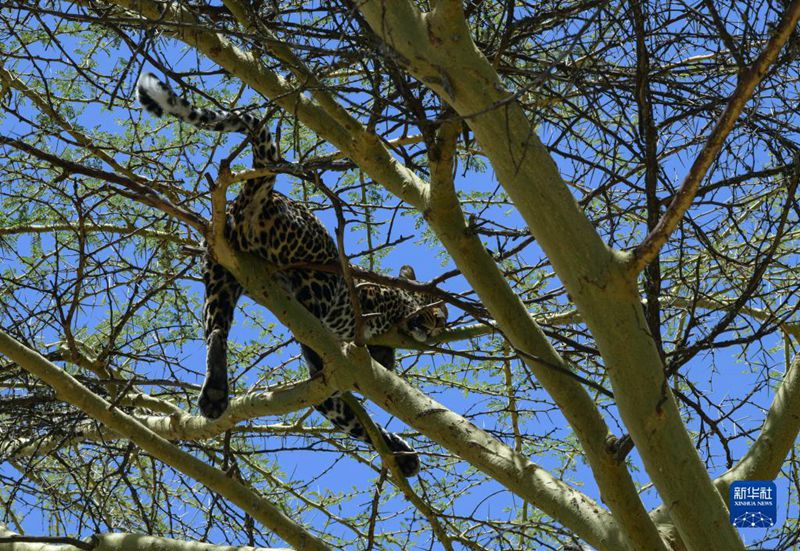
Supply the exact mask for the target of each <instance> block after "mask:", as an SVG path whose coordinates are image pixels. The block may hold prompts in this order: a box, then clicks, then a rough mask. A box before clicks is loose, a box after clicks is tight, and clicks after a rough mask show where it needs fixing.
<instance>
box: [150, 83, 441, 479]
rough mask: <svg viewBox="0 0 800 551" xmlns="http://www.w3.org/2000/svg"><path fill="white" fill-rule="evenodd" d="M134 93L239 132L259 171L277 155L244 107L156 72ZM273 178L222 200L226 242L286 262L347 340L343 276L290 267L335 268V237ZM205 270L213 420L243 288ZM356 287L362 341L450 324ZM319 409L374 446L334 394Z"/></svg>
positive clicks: (399, 295)
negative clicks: (194, 93)
mask: <svg viewBox="0 0 800 551" xmlns="http://www.w3.org/2000/svg"><path fill="white" fill-rule="evenodd" d="M137 96H138V99H139V102H140V103H141V104H142V106H143V107H144V108H145V109H146V110H147V111H149V112H150V113H152V114H154V115H156V116H159V117H160V116H163V115H172V116H174V117H176V118H178V119H180V120H181V121H184V122H187V123H189V124H191V125H193V126H196V127H198V128H202V129H207V130H214V131H217V132H238V133H241V134H245V135H246V136H248V137H249V139H250V141H251V143H252V147H253V166H254V167H255V168H264V167H267V166H269V165H271V164H273V163H275V162H276V161H277V160H278V152H277V149H276V146H275V144H274V142H273V140H272V135H271V133H270V132H269V130H268V129H267V128H266V126H265V125H264V124H263V122H262V121H260V120H259V119H257V118H256V117H254V116H252V115H250V114H249V113H246V112H241V111H220V110H214V109H205V108H196V107H194V106H193V105H192V104H191V103H189V102H188V101H187V100H185V99H183V98H180V97H178V96H177V95H176V94H175V93H174V92H173V91H172V90H171V89H170V87H169V86H168V85H167V84H165V83H163V82H161V81H159V80H158V78H156V77H155V76H154V75H152V74H143V75H142V76H141V78H140V79H139V82H138V84H137ZM274 184H275V178H274V176H271V177H263V178H258V179H253V180H248V181H247V182H245V183H244V185H243V186H242V190H241V192H240V193H239V195H238V196H237V197H236V199H235V200H234V201H233V203H231V204H230V205H229V206H228V213H227V214H228V218H227V223H226V227H225V235H226V238H227V239H228V241H229V242H230V243H231V245H232V246H233V247H234V248H236V249H238V250H240V251H245V252H250V253H253V254H256V255H258V256H260V257H262V258H264V259H265V260H267V261H269V262H270V263H272V264H274V265H275V266H277V267H287V268H286V269H285V270H283V271H282V279H283V280H284V281H285V282H286V283H287V284H288V286H289V289H290V290H291V292H293V294H294V296H295V297H296V298H297V299H298V301H299V302H300V303H301V304H302V305H303V306H304V307H305V308H307V309H308V310H309V311H310V312H311V313H312V314H313V315H314V316H315V317H317V318H318V319H319V320H320V321H322V323H323V324H324V325H325V326H326V327H327V328H328V329H330V330H331V331H332V332H333V333H334V334H335V335H336V336H337V337H338V338H339V339H341V340H343V341H349V340H353V339H354V337H355V334H354V332H355V317H354V312H353V308H352V303H351V299H350V295H349V291H348V288H347V285H346V283H345V280H344V278H343V277H342V276H341V275H339V274H335V273H330V272H323V271H319V270H312V269H292V268H288V267H289V266H297V265H298V264H303V265H308V264H320V265H321V264H337V263H338V262H339V255H338V251H337V248H336V245H335V243H334V241H333V239H332V238H331V236H330V234H329V233H328V231H327V230H326V229H325V227H324V226H323V225H322V223H321V222H320V220H319V219H318V218H317V217H316V216H315V215H314V214H313V213H312V212H311V211H310V210H309V209H308V208H307V207H306V206H305V205H304V204H303V203H301V202H298V201H294V200H292V199H290V198H288V197H286V196H284V195H282V194H280V193H278V192H277V191H275V190H274V189H273V187H274ZM202 270H203V281H204V284H205V290H206V299H205V304H204V307H203V314H204V325H205V335H206V377H205V381H204V383H203V388H202V390H201V392H200V398H199V401H198V405H199V407H200V411H201V412H202V414H203V415H204V416H206V417H209V418H212V419H215V418H217V417H219V416H220V415H222V413H223V412H224V411H225V409H226V408H227V406H228V370H227V339H228V332H229V331H230V327H231V323H232V321H233V314H234V310H235V308H236V303H237V301H238V300H239V297H240V296H241V294H242V287H241V285H239V283H238V282H237V281H236V278H234V277H233V275H232V274H230V273H229V272H228V271H227V270H226V269H225V268H223V267H222V266H221V265H219V264H217V263H216V262H215V261H214V260H213V259H212V258H211V257H210V256H209V255H205V256H204V258H203V263H202ZM401 276H402V277H405V278H407V279H414V278H415V276H414V272H413V269H411V268H410V267H409V266H404V267H403V269H402V270H401ZM356 292H357V294H358V299H359V302H360V306H361V310H362V313H363V314H368V315H367V316H365V318H364V324H363V325H364V333H365V337H366V338H370V337H372V336H375V335H379V334H381V333H384V332H386V331H388V330H389V329H391V328H393V327H398V328H399V329H400V330H401V331H403V332H405V333H407V334H409V335H411V336H412V337H414V338H415V339H417V340H419V341H422V342H424V341H426V340H428V339H429V338H430V337H432V336H435V335H436V334H438V333H439V332H440V331H441V330H442V329H443V328H444V325H445V323H446V320H447V310H446V308H445V307H444V306H443V305H441V304H439V303H436V301H434V300H433V299H431V297H429V296H426V295H423V294H419V293H412V292H408V291H405V290H401V289H397V288H394V287H384V286H380V285H375V284H368V283H361V284H359V285H358V286H357V287H356ZM302 350H303V355H304V357H305V359H306V361H307V363H308V366H309V372H310V374H311V375H312V376H313V375H314V374H316V373H318V372H319V371H320V370H321V369H322V368H323V364H322V361H321V359H320V357H319V355H317V354H316V352H314V350H313V349H311V348H310V347H308V346H305V345H303V346H302ZM369 351H370V353H371V354H372V356H373V358H374V359H375V360H376V361H378V362H380V363H381V364H383V365H384V366H385V367H387V368H388V369H393V368H394V362H395V358H394V354H395V352H394V349H392V348H388V347H385V346H370V347H369ZM315 409H317V411H319V412H321V413H322V414H323V415H325V416H326V417H327V418H328V419H329V420H330V421H331V422H332V423H333V424H334V425H335V426H337V427H338V428H340V429H341V430H343V431H344V432H346V433H347V434H349V435H350V436H353V437H355V438H358V439H360V440H364V441H366V442H369V443H371V442H370V441H369V438H368V437H367V435H366V431H365V430H364V427H363V426H362V425H361V424H360V422H359V421H358V420H357V419H356V417H355V415H354V413H353V411H352V410H351V409H350V408H349V407H348V406H347V404H346V403H345V402H344V401H343V400H341V399H340V397H339V395H338V394H335V395H333V396H331V397H329V398H328V399H326V400H325V401H324V402H323V403H321V404H318V405H317V406H315ZM380 430H381V433H382V435H383V438H384V440H385V441H386V443H387V444H388V446H389V448H390V449H391V450H392V451H393V452H395V454H396V457H397V460H398V464H399V465H400V467H401V469H402V470H403V472H404V473H405V474H406V475H407V476H411V475H414V474H416V473H417V472H418V471H419V458H418V455H417V452H416V451H414V449H413V448H411V447H410V446H409V445H408V444H407V443H406V442H405V441H404V440H403V439H402V438H400V437H399V436H397V435H396V434H393V433H390V432H388V431H386V430H385V429H383V428H380Z"/></svg>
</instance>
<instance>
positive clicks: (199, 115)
mask: <svg viewBox="0 0 800 551" xmlns="http://www.w3.org/2000/svg"><path fill="white" fill-rule="evenodd" d="M136 97H137V99H138V100H139V103H141V104H142V107H144V108H145V110H147V111H148V112H150V113H152V114H153V115H155V116H157V117H163V116H164V115H172V116H173V117H175V118H177V119H179V120H181V121H184V122H187V123H189V124H191V125H192V126H196V127H197V128H202V129H205V130H214V131H216V132H238V133H241V134H248V135H250V136H251V138H252V140H253V150H254V160H255V162H256V167H258V165H259V161H263V162H265V163H275V162H277V160H278V150H277V148H276V147H275V143H274V142H273V140H272V133H270V131H269V129H268V128H266V126H265V125H263V124H261V121H260V120H259V119H257V118H256V117H254V116H253V115H250V114H249V113H242V112H238V111H224V110H219V109H208V108H205V107H195V106H194V105H192V104H191V103H190V102H189V101H188V100H186V99H184V98H181V97H179V96H178V95H177V94H176V93H175V92H174V91H173V90H172V88H170V86H169V85H168V84H167V83H166V82H162V81H160V80H159V79H158V77H156V76H155V75H154V74H152V73H142V76H140V77H139V81H138V82H137V83H136Z"/></svg>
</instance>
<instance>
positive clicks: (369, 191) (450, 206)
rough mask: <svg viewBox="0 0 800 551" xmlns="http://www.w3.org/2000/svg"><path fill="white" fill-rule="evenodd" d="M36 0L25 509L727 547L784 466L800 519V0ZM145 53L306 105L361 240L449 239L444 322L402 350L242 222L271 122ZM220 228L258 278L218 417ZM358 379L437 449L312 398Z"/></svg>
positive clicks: (288, 138)
mask: <svg viewBox="0 0 800 551" xmlns="http://www.w3.org/2000/svg"><path fill="white" fill-rule="evenodd" d="M3 7H4V8H8V9H5V10H4V11H3V12H2V15H0V21H1V22H2V31H0V32H2V37H3V41H2V45H0V53H1V54H2V57H0V60H4V61H0V63H2V66H0V82H1V83H2V84H1V85H0V101H1V102H2V107H3V119H2V125H3V126H2V128H3V132H2V134H3V137H0V147H2V151H3V155H4V157H5V162H4V164H3V166H2V168H1V169H0V170H2V182H3V190H2V194H3V195H2V200H3V214H2V215H1V216H2V217H1V218H0V222H1V224H0V226H2V227H1V228H0V237H1V238H2V239H3V242H2V244H3V249H2V255H3V262H4V268H3V271H2V275H1V276H0V277H2V281H3V290H2V291H1V292H0V320H2V321H0V327H2V333H1V334H0V353H2V354H3V355H4V356H6V358H7V359H6V360H5V362H6V363H4V364H2V370H3V371H2V376H0V389H2V390H0V392H2V396H3V402H2V405H0V423H1V424H2V425H0V426H2V429H3V435H4V438H3V442H2V458H3V460H4V462H5V463H4V466H3V470H2V471H0V473H2V476H3V486H2V490H1V491H0V492H1V493H0V496H2V499H3V502H4V503H5V504H6V508H5V513H4V516H3V518H2V519H0V522H2V523H3V526H4V527H0V542H6V543H8V542H10V541H15V540H17V541H18V540H20V538H23V539H25V538H24V537H22V536H20V535H19V534H18V533H21V532H22V531H23V530H24V529H25V520H24V519H23V518H21V517H22V516H23V515H31V514H33V513H32V512H37V514H38V515H39V516H41V517H42V518H43V519H44V521H45V522H46V523H47V526H48V527H49V530H50V535H51V536H52V537H54V538H57V539H59V538H60V539H59V541H58V543H61V544H63V547H62V549H64V550H67V549H70V550H71V549H75V548H87V549H89V548H92V549H124V548H126V547H125V545H128V546H130V547H135V546H143V545H145V544H144V543H143V542H144V541H145V540H143V539H142V538H143V537H144V536H143V535H141V534H147V535H150V536H157V537H162V538H170V539H169V540H167V539H160V540H157V542H156V543H153V544H152V545H156V546H158V545H161V546H162V547H161V548H171V546H174V547H175V548H178V547H180V546H181V545H189V542H191V541H211V542H214V543H218V544H240V543H243V544H247V545H250V546H256V545H261V546H265V545H272V544H277V545H282V543H281V541H282V542H285V543H286V544H289V545H291V546H292V547H294V548H304V549H317V548H320V549H322V548H336V547H346V548H362V547H366V548H370V549H374V548H396V549H404V548H409V547H412V546H414V545H416V546H419V547H420V548H422V547H426V548H439V547H441V548H445V549H455V548H470V549H472V548H474V549H481V548H508V549H511V548H514V549H528V548H529V549H539V548H551V549H555V548H559V546H565V545H575V544H579V543H582V544H588V545H590V546H592V547H593V548H596V549H603V550H606V549H614V550H616V549H648V550H649V549H653V550H655V549H697V550H701V549H702V550H714V549H720V550H726V551H727V550H732V549H743V548H744V547H743V543H742V540H741V539H740V536H739V534H738V533H737V531H736V529H735V528H734V527H732V526H731V524H730V521H729V518H728V511H727V490H728V487H729V486H730V483H731V482H732V481H734V480H737V479H774V478H776V477H778V476H779V474H782V476H783V477H785V478H786V479H787V480H789V481H793V482H792V485H793V488H791V489H789V490H788V491H787V492H786V496H788V497H787V501H786V503H785V508H786V511H787V518H789V519H790V520H788V521H787V522H786V524H785V525H784V526H783V527H782V528H779V529H778V528H776V529H775V530H773V531H772V532H770V533H769V534H768V535H767V536H766V538H768V540H769V541H770V542H771V543H772V544H773V545H775V546H777V547H778V548H789V547H791V546H792V545H793V544H796V543H797V541H798V539H797V538H798V536H797V533H798V524H797V521H796V518H797V515H796V514H795V513H796V512H797V498H798V495H800V474H798V465H797V462H796V460H795V457H796V455H795V454H796V453H797V448H796V446H795V441H796V438H797V434H798V430H800V365H798V360H797V355H796V346H797V343H798V340H800V325H798V321H797V314H796V309H797V308H798V299H797V297H798V286H800V280H798V275H797V273H798V272H797V269H796V265H797V254H796V250H797V246H798V233H797V231H796V225H797V221H798V218H800V207H798V203H797V183H798V178H800V167H798V161H797V159H798V146H797V145H796V141H797V129H796V125H797V123H798V117H797V115H796V113H795V103H796V99H797V98H796V90H795V83H796V79H797V69H798V67H800V65H798V61H797V55H798V38H797V34H796V24H797V20H798V18H799V17H800V2H792V3H783V2H778V3H775V2H769V3H767V4H763V3H755V2H738V3H734V4H732V5H728V4H725V5H722V4H715V3H713V2H711V1H704V2H701V3H698V4H692V5H689V4H685V3H675V4H672V3H671V4H668V5H662V4H660V3H659V4H657V3H638V2H632V3H630V4H627V3H612V4H607V3H601V2H595V1H593V0H587V1H584V0H576V1H574V2H570V3H567V4H564V3H560V2H552V3H551V2H538V3H529V2H514V3H510V2H490V1H480V0H473V1H469V2H465V3H463V4H462V3H461V2H455V1H453V0H437V1H434V0H431V1H430V2H411V1H406V0H392V1H389V0H368V1H365V2H350V1H347V0H344V1H341V2H330V3H315V2H295V1H286V2H280V3H278V2H273V3H269V2H266V3H262V2H254V3H247V2H238V1H236V0H230V1H224V2H223V3H222V4H221V5H216V4H213V5H206V4H202V3H193V2H186V3H162V2H156V1H153V0H135V1H134V0H112V1H108V2H94V1H89V0H78V1H77V2H49V3H27V2H25V1H22V0H20V1H17V2H6V3H3ZM143 68H149V69H151V70H157V71H160V72H163V73H164V74H166V75H168V76H169V77H170V79H171V80H173V81H176V82H177V83H178V85H179V86H180V88H181V89H182V90H184V91H186V93H187V94H192V96H193V98H194V99H195V100H197V101H206V102H207V103H209V104H216V105H222V106H226V107H230V106H234V105H235V106H240V107H243V106H248V105H254V106H255V108H256V110H258V111H260V112H266V113H269V114H270V115H271V116H272V119H273V121H274V125H275V126H276V127H277V128H278V129H279V134H280V136H281V140H282V150H283V154H284V157H285V159H287V161H286V162H284V163H281V164H279V165H276V166H275V167H273V168H274V171H275V172H277V173H279V174H280V178H279V180H280V182H281V184H280V185H282V186H284V189H290V190H291V194H292V195H293V196H294V197H295V198H297V199H299V200H303V201H306V202H308V203H309V204H312V205H315V206H316V207H318V208H319V212H320V214H321V216H322V217H323V218H324V220H325V221H326V222H328V225H329V227H330V228H331V231H334V229H337V230H338V236H339V237H340V244H341V246H342V247H343V250H344V252H345V253H346V254H347V255H348V257H349V258H350V260H351V261H352V262H354V263H356V264H357V265H358V266H359V267H360V268H362V269H361V270H358V271H356V272H355V277H359V278H363V279H365V280H368V281H369V280H372V281H381V282H384V283H387V284H395V285H399V284H402V283H401V282H400V281H397V280H396V279H393V278H390V277H387V275H386V274H387V273H390V272H392V271H393V270H394V269H395V268H396V267H397V266H399V265H400V264H403V263H407V261H406V259H408V258H412V259H413V260H415V261H412V262H411V263H412V264H414V265H415V267H416V268H417V269H418V272H419V273H420V274H421V276H422V277H424V278H425V279H426V280H427V281H426V282H424V283H423V284H422V285H421V287H420V288H423V289H425V290H427V291H429V292H431V293H435V294H436V296H437V297H439V298H440V299H441V300H443V301H445V302H447V303H448V305H449V306H450V309H451V328H450V329H449V330H448V331H447V332H446V333H445V334H444V335H443V336H442V338H441V339H440V340H439V342H437V343H435V344H432V345H430V346H420V345H418V344H416V343H414V342H412V341H411V340H410V339H408V338H407V337H404V336H403V335H400V334H397V333H396V332H395V333H393V334H390V335H385V336H382V337H380V338H378V340H377V341H376V342H382V343H389V344H393V345H396V346H398V347H399V348H401V349H403V350H404V356H405V357H404V359H403V363H402V366H403V367H402V369H401V373H400V374H394V373H391V372H388V371H387V370H385V369H384V368H382V367H381V366H380V365H379V364H377V363H375V362H374V361H372V360H371V359H370V358H369V355H368V354H367V353H366V349H365V348H364V347H362V346H355V345H353V344H352V343H348V344H344V345H343V344H342V343H339V342H337V341H336V340H335V339H334V338H333V337H332V336H331V335H330V334H329V333H327V332H326V331H325V330H324V328H323V327H322V326H321V325H320V323H319V322H318V321H317V320H316V319H315V318H313V317H312V316H311V315H310V314H309V313H308V312H306V311H305V310H304V309H303V308H302V307H300V306H299V305H298V304H297V303H296V301H295V300H293V299H292V298H291V297H289V296H286V295H285V293H283V292H281V291H280V286H277V285H276V284H275V283H274V280H273V277H274V275H275V274H274V269H273V268H272V267H271V266H269V265H267V263H265V262H264V261H262V260H259V259H256V258H252V257H249V256H247V255H243V254H241V253H236V252H235V251H233V250H231V249H230V247H229V246H228V245H227V243H226V242H225V240H224V237H223V236H222V232H221V227H222V223H221V222H222V220H223V216H224V214H223V213H224V204H225V200H226V197H227V198H228V199H229V198H230V195H231V193H229V192H232V191H233V190H234V189H235V187H236V185H237V183H238V182H239V181H241V180H243V179H244V178H245V176H246V175H247V174H248V172H247V170H246V169H244V167H245V166H246V164H245V163H246V160H245V157H246V153H243V149H244V146H245V145H246V144H245V143H243V142H241V143H240V142H236V141H235V140H230V141H229V142H228V143H226V142H225V140H224V139H223V138H220V137H218V136H210V135H208V134H204V133H201V132H195V131H193V130H192V129H190V128H186V127H178V126H177V125H175V124H174V123H172V122H162V121H153V120H151V119H149V118H147V117H142V116H141V115H140V111H139V109H138V107H137V106H135V105H133V104H132V100H131V94H130V90H131V88H132V84H133V82H135V79H136V76H137V75H138V74H139V72H140V71H141V70H143ZM200 98H204V99H202V100H201V99H200ZM201 238H205V239H206V241H207V242H208V247H209V248H210V250H212V251H213V253H214V255H215V256H216V257H217V259H218V260H219V261H220V262H221V263H222V264H223V265H224V266H226V267H227V268H228V269H229V270H231V271H232V272H233V273H234V274H235V275H236V277H237V279H238V280H239V281H240V282H241V283H242V284H243V285H244V287H245V288H246V289H247V294H248V296H249V297H250V298H251V299H252V302H249V303H247V304H245V305H244V306H243V307H241V308H240V313H239V318H240V321H239V326H238V327H239V329H238V330H237V332H236V333H235V335H234V337H232V347H233V353H232V359H231V363H232V368H233V372H234V374H235V376H236V377H237V381H238V383H237V386H236V395H237V398H236V399H235V400H234V401H233V402H232V404H231V406H230V408H229V411H228V412H227V413H226V415H225V416H223V417H222V418H221V419H220V420H218V421H208V420H205V419H202V418H200V417H199V416H197V415H194V414H193V413H192V412H193V411H194V410H193V409H192V408H193V405H192V400H193V398H194V396H195V395H196V391H197V387H196V385H194V384H193V381H196V380H197V375H196V374H197V368H196V365H198V363H199V361H200V360H199V359H200V358H202V353H203V351H202V347H201V343H200V341H199V338H198V332H199V328H200V323H199V320H198V319H197V314H196V312H197V310H198V301H199V300H201V298H200V295H199V288H198V285H197V282H196V280H197V259H196V254H197V252H198V247H199V246H200V241H201ZM422 258H424V259H425V260H424V261H422V260H417V259H422ZM433 259H438V262H432V261H431V260H433ZM436 264H438V266H437V265H436ZM263 307H266V308H263ZM269 313H271V314H269ZM275 321H278V322H280V323H278V324H276V323H275ZM284 328H288V331H286V330H284ZM296 341H299V342H302V343H307V344H309V345H313V348H314V349H315V350H316V351H318V352H319V354H320V355H321V356H322V357H323V359H324V360H325V362H326V365H327V366H329V368H326V369H327V372H326V373H325V376H324V377H322V378H315V379H312V380H305V375H304V371H303V370H304V367H303V366H302V364H301V362H299V359H298V357H297V354H296V350H297V346H296ZM736 362H739V364H738V365H737V364H736ZM333 390H343V391H347V390H352V391H357V392H358V393H360V394H361V395H363V396H364V397H365V398H366V399H367V401H368V405H367V408H368V409H369V410H370V411H371V412H373V413H375V412H377V410H378V409H380V410H383V411H385V412H386V413H388V414H389V415H390V416H394V417H396V418H397V419H399V420H400V421H402V422H403V423H405V424H406V425H407V427H408V430H407V431H406V434H409V435H410V436H411V437H412V439H413V440H414V442H415V444H416V445H417V446H418V447H419V448H421V449H423V451H424V453H423V463H424V466H423V469H424V472H423V473H422V475H421V476H420V477H418V478H416V479H412V480H404V479H403V477H402V476H399V475H398V473H397V472H396V470H395V469H394V466H393V460H392V458H391V457H390V456H389V455H387V454H386V453H384V452H381V453H380V454H379V455H380V456H381V458H380V459H376V458H375V457H374V454H370V453H369V452H368V451H366V450H365V449H364V448H362V447H359V446H358V445H357V444H355V443H353V442H350V441H347V440H343V439H341V438H339V437H338V436H337V434H336V433H335V432H332V431H331V430H330V429H329V427H328V426H327V425H325V424H323V423H321V422H320V420H319V419H317V418H316V417H315V416H309V415H308V412H309V409H308V408H309V406H310V405H312V404H314V403H316V402H318V401H320V400H321V399H323V398H324V397H325V396H327V395H328V394H329V393H330V392H332V391H333ZM264 416H270V417H271V418H272V419H273V420H276V419H277V421H276V422H273V423H270V424H261V423H260V422H259V419H260V418H262V417H264ZM384 420H385V419H381V422H384ZM391 422H392V423H393V426H394V424H397V422H396V421H391ZM398 426H399V424H398ZM479 427H481V428H479ZM358 463H362V464H364V465H366V467H363V468H362V467H357V465H358ZM353 473H357V474H356V475H354V474H353ZM317 479H318V481H319V482H318V483H317V484H316V485H315V480H317ZM399 496H402V497H399ZM659 503H660V504H661V505H659ZM789 513H791V514H793V515H794V519H795V520H791V516H790V515H789ZM93 533H97V534H102V535H101V536H99V537H97V538H96V539H95V540H93V541H91V542H90V543H86V541H89V540H87V539H86V538H87V536H89V535H91V534H93ZM120 533H121V534H120ZM125 533H128V535H125ZM137 534H138V535H137ZM64 538H67V539H64ZM70 538H71V539H70ZM78 538H84V540H80V539H78ZM28 540H30V541H27V542H26V543H19V544H18V545H19V548H20V549H34V548H41V547H36V546H37V545H41V541H42V540H41V539H38V540H37V538H36V537H28ZM34 540H36V541H39V543H36V541H34ZM152 541H156V540H152ZM2 545H3V543H0V547H1V546H2ZM16 548H17V547H15V549H16ZM137 548H138V547H137ZM209 549H210V548H209Z"/></svg>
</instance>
